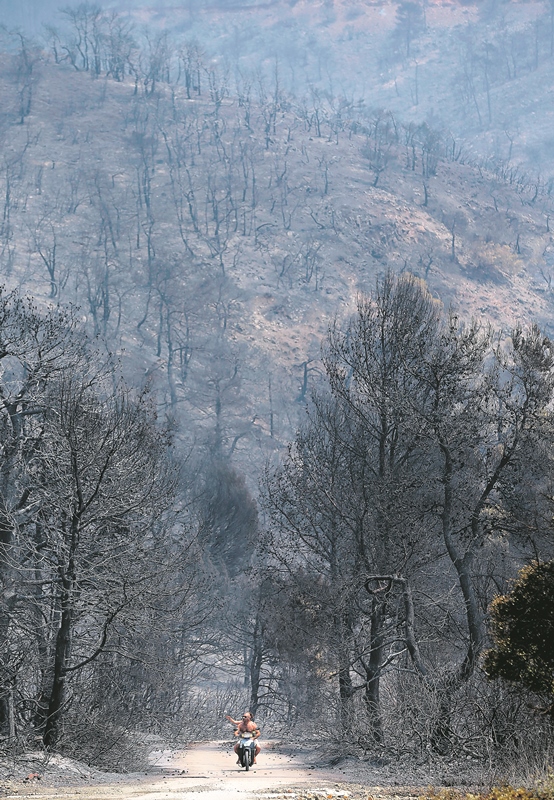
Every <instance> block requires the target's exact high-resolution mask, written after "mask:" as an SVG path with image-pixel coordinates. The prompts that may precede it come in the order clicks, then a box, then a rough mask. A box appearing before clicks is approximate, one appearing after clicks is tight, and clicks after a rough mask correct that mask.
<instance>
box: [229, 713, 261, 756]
mask: <svg viewBox="0 0 554 800" xmlns="http://www.w3.org/2000/svg"><path fill="white" fill-rule="evenodd" d="M225 719H228V720H229V722H232V723H233V725H236V726H237V728H236V730H235V736H239V734H241V733H251V734H252V738H253V739H257V738H258V737H259V736H260V731H259V729H258V726H257V725H256V723H255V722H254V716H253V714H252V713H251V712H250V711H245V712H244V714H243V715H242V719H241V720H236V719H233V718H232V717H230V716H229V715H228V714H226V715H225ZM259 752H260V745H259V744H258V743H257V742H256V749H255V751H254V764H255V763H256V758H257V756H258V753H259ZM235 753H236V754H237V756H238V754H239V746H238V744H236V745H235ZM237 764H240V759H239V760H237Z"/></svg>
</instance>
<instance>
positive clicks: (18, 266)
mask: <svg viewBox="0 0 554 800" xmlns="http://www.w3.org/2000/svg"><path fill="white" fill-rule="evenodd" d="M187 57H188V58H189V62H188V63H189V65H190V64H191V63H192V61H190V59H196V61H194V70H193V72H194V75H195V76H196V77H195V79H194V81H193V82H191V84H190V85H189V86H188V88H187V86H186V85H183V83H177V84H176V83H168V82H164V80H163V75H162V76H161V77H160V76H157V77H156V76H154V77H153V78H152V77H150V78H148V76H147V78H146V79H141V80H140V81H138V80H137V81H133V80H131V79H129V78H128V77H126V78H125V79H124V80H121V81H119V82H118V81H114V80H111V79H109V78H106V77H105V76H104V75H100V76H99V77H97V78H96V79H93V78H92V77H91V75H90V73H85V72H82V71H78V70H76V69H73V68H71V67H68V66H67V65H56V64H54V63H51V62H48V61H47V60H46V59H45V57H44V56H43V55H41V54H39V53H38V52H35V53H34V55H33V58H34V59H35V60H34V61H33V68H32V70H31V71H30V72H29V71H27V72H25V69H24V68H23V67H24V65H23V67H22V66H21V65H22V60H21V59H22V58H23V56H22V54H21V53H19V54H18V55H16V56H13V57H8V56H5V57H4V60H3V69H2V83H1V86H0V90H1V96H2V109H3V117H2V132H1V135H2V165H1V171H0V197H1V198H2V200H1V210H0V217H1V219H0V223H1V224H0V248H1V249H0V253H1V264H2V272H3V276H4V280H5V281H6V282H7V283H8V284H9V285H19V286H21V287H22V288H23V289H24V290H25V291H26V292H29V293H31V294H34V295H36V296H38V297H39V298H41V301H43V302H73V303H77V304H78V305H79V306H80V308H81V309H82V313H83V316H84V317H86V319H87V323H88V324H89V325H90V327H91V329H93V330H95V331H96V332H97V333H98V334H99V335H101V336H105V337H106V338H107V339H108V341H109V342H110V343H111V346H112V347H114V348H115V349H116V350H119V351H121V353H122V354H123V358H124V363H125V369H126V371H127V373H128V375H129V376H130V377H131V379H132V380H133V381H134V382H135V383H137V384H139V385H140V384H142V383H143V382H144V381H147V380H148V381H150V382H152V383H153V385H154V386H155V387H156V389H157V391H158V396H159V399H160V404H161V406H162V407H163V408H165V409H166V410H167V412H168V413H170V414H172V415H173V416H174V417H175V418H176V419H177V420H178V421H179V423H180V425H181V431H182V433H183V436H186V437H188V438H189V439H195V440H199V439H200V440H202V441H205V442H208V443H209V444H210V446H211V447H212V448H214V449H215V451H216V452H219V453H221V454H222V455H229V454H231V453H232V454H233V457H234V458H235V459H237V460H238V462H239V463H242V465H243V467H244V468H245V469H246V470H252V469H253V467H254V466H255V464H257V463H259V462H260V461H261V460H262V459H263V458H264V457H265V454H266V453H267V451H268V448H269V449H271V448H274V447H278V446H280V445H281V444H283V443H284V442H285V441H286V440H287V439H288V438H289V436H290V434H291V431H292V430H293V429H294V426H295V424H296V416H297V409H298V407H299V404H298V401H299V400H300V401H302V400H303V399H304V398H305V396H306V393H307V391H309V389H310V386H311V385H313V382H314V381H315V380H317V374H318V370H319V366H318V358H319V353H320V342H321V340H322V338H323V337H324V336H325V333H326V330H327V326H328V324H329V322H330V321H331V320H332V319H333V318H334V316H335V315H339V316H342V315H344V314H346V313H347V312H348V310H349V309H350V308H352V305H353V303H354V302H355V297H356V294H357V292H359V291H363V290H367V289H371V288H372V287H373V285H374V280H375V276H376V274H378V273H380V272H382V271H383V270H386V269H393V270H396V271H400V270H410V271H412V272H414V273H416V274H419V275H421V276H422V277H423V278H425V279H427V280H428V282H429V284H430V286H431V288H432V290H433V291H435V292H436V293H437V295H438V296H440V297H441V298H442V299H443V301H444V302H445V303H446V304H450V303H452V304H453V305H454V306H455V307H456V308H458V309H459V310H460V311H461V313H462V314H464V315H470V314H476V315H479V316H483V317H485V318H487V319H490V320H491V321H493V322H494V323H495V324H497V325H511V324H513V323H515V322H518V321H523V322H526V321H528V320H531V319H533V320H536V321H538V322H539V323H540V324H541V325H543V326H544V327H545V328H546V330H547V331H550V330H551V323H550V320H551V314H552V296H551V293H550V285H551V274H552V273H551V266H550V265H551V264H552V263H554V261H553V260H554V251H553V250H552V248H553V244H552V238H551V234H550V218H551V216H552V211H551V204H550V197H549V194H548V192H547V191H546V190H545V188H544V186H543V185H542V184H540V183H536V182H535V183H533V182H529V181H527V180H525V179H518V177H517V175H515V173H506V175H505V177H506V178H507V179H505V178H503V177H501V176H500V175H499V174H493V173H491V172H488V171H486V170H485V169H483V168H480V167H478V166H472V165H471V164H466V163H463V161H464V156H463V154H462V153H461V152H460V150H459V147H458V144H457V142H456V141H454V140H452V139H449V138H448V137H443V136H441V135H439V134H436V133H435V132H433V131H432V130H430V129H429V128H428V127H427V126H420V127H418V126H415V125H413V124H412V125H407V126H405V125H402V124H401V123H400V121H399V120H398V119H396V118H395V117H393V116H392V115H390V114H388V113H385V112H369V111H368V112H364V113H363V114H362V113H361V112H360V110H359V109H354V108H353V107H352V106H351V105H349V104H348V103H345V102H334V101H325V102H322V100H321V98H320V97H319V96H317V97H314V98H313V102H311V103H306V102H305V103H298V102H296V101H295V100H294V99H293V98H291V97H290V96H288V95H286V94H285V93H284V92H283V91H281V90H280V89H279V87H278V85H275V84H273V85H270V84H264V83H263V82H262V83H258V84H257V85H255V84H254V82H252V83H250V82H249V81H247V80H244V79H240V80H239V81H238V83H236V84H232V83H231V82H230V81H229V79H228V77H227V76H226V75H225V74H224V73H222V72H221V71H220V70H219V69H218V68H217V67H216V66H214V65H213V64H207V65H206V64H204V63H203V62H202V61H201V57H200V55H199V54H198V53H196V54H195V52H194V51H193V50H190V51H189V52H188V56H187ZM26 76H27V77H26ZM27 101H28V102H27ZM510 180H511V181H512V182H511V183H510Z"/></svg>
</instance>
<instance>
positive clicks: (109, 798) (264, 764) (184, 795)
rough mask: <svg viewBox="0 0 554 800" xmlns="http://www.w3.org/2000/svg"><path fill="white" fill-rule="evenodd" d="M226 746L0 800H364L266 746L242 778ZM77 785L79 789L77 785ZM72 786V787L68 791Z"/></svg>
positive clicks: (34, 784) (36, 785)
mask: <svg viewBox="0 0 554 800" xmlns="http://www.w3.org/2000/svg"><path fill="white" fill-rule="evenodd" d="M235 762H236V757H235V754H234V753H233V752H232V750H231V747H230V745H229V743H222V742H209V743H204V744H197V745H193V746H192V747H191V748H190V749H188V750H185V751H183V752H181V753H177V754H173V755H172V756H171V757H167V758H166V757H163V756H161V757H160V759H159V760H158V763H157V765H156V774H154V775H147V776H144V777H136V778H133V779H127V778H124V779H122V780H121V781H118V782H116V783H112V784H106V783H103V784H102V785H94V781H89V780H87V779H86V777H85V776H83V777H82V778H81V780H80V781H79V779H78V777H77V778H75V777H74V778H72V779H70V780H69V781H68V782H67V783H65V782H64V785H59V784H58V785H57V786H55V787H54V786H51V785H48V778H47V776H46V775H45V776H44V780H43V781H39V780H38V779H37V780H32V781H31V782H30V783H27V784H18V785H17V786H15V785H13V784H12V787H11V788H8V789H7V791H6V793H1V792H0V797H8V798H12V800H14V798H22V797H33V798H37V799H38V798H43V799H44V800H54V798H60V800H62V799H63V800H236V799H237V798H241V799H242V800H258V799H259V800H262V798H263V800H284V799H285V798H288V800H301V798H329V797H331V798H333V797H343V798H350V799H353V798H359V797H364V798H366V797H367V796H368V794H369V790H368V791H364V790H361V788H360V787H358V789H357V790H353V789H352V788H351V787H349V786H348V785H347V784H346V782H345V781H346V779H347V778H346V776H345V775H344V774H343V773H342V772H341V771H340V770H337V771H324V770H321V769H314V768H311V767H310V765H309V763H303V762H302V760H301V758H300V757H299V756H295V757H292V756H288V755H284V754H283V753H279V752H277V751H275V750H272V749H271V747H270V746H268V745H267V743H266V746H265V747H264V748H263V750H262V753H261V754H260V756H259V757H258V764H256V765H255V766H253V767H252V769H251V770H250V772H248V773H247V772H246V771H245V770H244V769H241V768H240V767H238V766H237V765H236V763H235ZM79 783H80V784H81V785H79ZM70 784H72V785H70Z"/></svg>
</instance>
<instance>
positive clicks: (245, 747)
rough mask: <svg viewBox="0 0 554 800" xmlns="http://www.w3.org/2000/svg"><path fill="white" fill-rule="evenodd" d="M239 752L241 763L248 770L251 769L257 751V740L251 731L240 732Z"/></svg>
mask: <svg viewBox="0 0 554 800" xmlns="http://www.w3.org/2000/svg"><path fill="white" fill-rule="evenodd" d="M238 744H239V752H238V757H239V761H240V764H241V767H244V768H245V769H246V771H247V772H248V770H249V769H250V767H251V766H252V764H253V763H254V756H255V752H256V740H255V739H254V736H253V735H252V734H251V733H247V732H246V731H244V732H242V733H240V734H239V742H238Z"/></svg>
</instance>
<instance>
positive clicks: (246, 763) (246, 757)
mask: <svg viewBox="0 0 554 800" xmlns="http://www.w3.org/2000/svg"><path fill="white" fill-rule="evenodd" d="M244 766H245V767H246V771H247V772H248V770H249V769H250V750H245V751H244Z"/></svg>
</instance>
